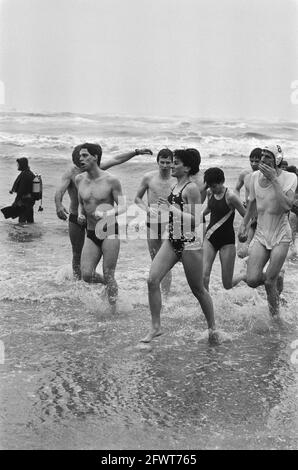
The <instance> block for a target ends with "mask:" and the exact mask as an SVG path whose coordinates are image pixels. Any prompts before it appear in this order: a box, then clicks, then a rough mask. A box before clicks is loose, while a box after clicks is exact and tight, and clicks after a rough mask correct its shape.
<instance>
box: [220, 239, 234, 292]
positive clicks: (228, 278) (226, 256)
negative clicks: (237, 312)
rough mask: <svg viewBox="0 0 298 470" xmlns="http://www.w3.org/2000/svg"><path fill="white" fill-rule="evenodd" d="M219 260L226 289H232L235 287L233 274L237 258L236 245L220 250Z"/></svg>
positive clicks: (225, 246)
mask: <svg viewBox="0 0 298 470" xmlns="http://www.w3.org/2000/svg"><path fill="white" fill-rule="evenodd" d="M219 258H220V263H221V278H222V283H223V286H224V288H225V289H231V288H232V287H234V284H233V274H234V266H235V258H236V247H235V245H232V244H230V245H224V246H223V247H222V248H221V249H220V250H219Z"/></svg>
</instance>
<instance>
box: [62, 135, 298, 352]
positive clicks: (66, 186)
mask: <svg viewBox="0 0 298 470" xmlns="http://www.w3.org/2000/svg"><path fill="white" fill-rule="evenodd" d="M146 154H147V155H148V154H149V155H152V151H151V150H150V149H147V148H144V149H136V150H134V151H132V152H128V153H124V154H121V155H118V156H115V157H111V158H110V159H109V160H108V161H106V162H105V163H101V156H102V149H101V147H100V145H98V144H93V143H84V144H82V145H78V146H77V147H75V149H74V150H73V153H72V160H73V163H74V166H72V168H70V169H69V170H67V171H66V172H65V173H64V174H63V176H62V181H61V184H60V186H59V188H58V189H57V191H56V194H55V204H56V211H57V216H58V217H59V218H60V219H62V220H67V219H68V224H69V237H70V241H71V245H72V255H73V256H72V267H73V273H74V276H75V277H76V278H77V279H82V280H84V281H86V282H89V283H103V284H105V285H106V290H107V297H108V300H109V303H110V306H111V310H112V312H115V311H116V308H117V296H118V287H117V282H116V280H115V269H116V264H117V259H118V254H119V248H120V240H119V236H117V235H118V233H119V232H118V230H119V228H118V223H117V216H119V215H121V214H122V213H124V212H125V210H126V207H125V204H124V203H123V197H122V188H121V183H120V181H119V179H118V178H116V177H115V176H113V175H112V174H111V173H109V172H107V171H105V170H107V169H109V168H111V167H112V166H115V165H119V164H121V163H124V162H126V161H128V160H130V159H131V158H133V157H135V156H136V155H146ZM249 158H250V163H251V171H244V172H242V173H241V174H240V176H239V180H238V181H237V184H236V187H235V190H234V191H232V190H230V189H228V188H227V187H226V186H225V175H224V172H223V171H222V170H221V169H220V168H208V169H207V170H206V171H205V173H204V175H202V173H201V172H200V171H199V169H200V163H201V157H200V153H199V151H198V150H197V149H195V148H187V149H178V150H174V151H171V150H170V149H168V148H164V149H162V150H160V151H159V152H158V154H157V165H158V169H157V170H156V171H151V172H148V173H146V174H145V175H144V177H143V179H142V181H141V183H140V186H139V188H138V190H137V192H136V196H135V203H136V204H137V205H138V206H139V207H140V208H141V209H143V210H144V211H145V212H146V214H147V215H146V217H147V243H148V249H149V253H150V256H151V259H152V264H151V268H150V272H149V277H148V297H149V306H150V312H151V319H152V322H151V328H150V331H149V333H148V334H147V335H146V336H145V337H144V338H143V339H142V340H141V341H142V342H144V343H149V342H150V341H151V340H152V339H153V338H155V337H157V336H159V335H161V334H162V330H161V321H160V313H161V307H162V297H161V290H162V291H163V293H164V294H165V295H168V294H169V291H170V286H171V269H172V268H173V266H174V265H175V264H176V263H177V262H181V263H182V265H183V268H184V272H185V276H186V279H187V282H188V284H189V287H190V289H191V291H192V293H193V295H194V296H195V297H196V298H197V300H198V301H199V303H200V306H201V308H202V311H203V313H204V315H205V318H206V321H207V325H208V331H209V340H210V341H211V342H215V343H216V342H218V341H219V336H218V332H217V330H216V326H215V318H214V309H213V302H212V298H211V296H210V293H209V280H210V274H211V270H212V265H213V263H214V260H215V257H216V254H217V252H219V258H220V263H221V270H222V282H223V286H224V288H225V289H231V288H232V287H234V286H235V285H236V284H238V283H239V282H240V281H245V282H246V283H247V284H248V285H249V286H250V287H257V286H260V285H262V284H263V285H264V286H265V289H266V293H267V300H268V306H269V311H270V313H271V315H272V316H276V315H278V313H279V296H280V293H281V290H282V286H283V264H284V262H285V259H286V256H287V253H288V249H289V246H290V243H291V242H292V237H293V235H292V229H291V225H290V222H289V214H290V211H291V209H292V206H293V203H294V200H295V194H296V189H297V175H296V174H295V173H291V172H289V171H285V170H283V169H282V163H283V153H282V150H281V148H280V146H279V145H271V146H267V147H264V148H262V149H261V148H256V149H254V150H253V151H252V152H251V154H250V157H249ZM242 186H244V187H245V198H246V201H245V203H242V202H241V199H240V190H241V188H242ZM66 191H68V194H69V197H70V209H69V212H68V210H67V209H66V208H65V207H64V206H63V204H62V200H63V196H64V194H65V192H66ZM145 194H146V196H147V197H146V198H144V196H145ZM205 200H206V201H205ZM204 202H206V208H205V209H204V210H202V204H203V203H204ZM235 210H237V211H238V213H239V214H240V216H241V217H243V220H242V223H241V225H240V228H239V231H238V238H239V241H240V242H243V244H242V254H241V256H242V257H244V256H245V255H248V259H247V269H246V271H245V272H241V274H240V275H237V276H235V275H234V264H235V258H236V247H235V231H234V226H233V222H234V216H235ZM208 214H210V220H209V224H208V226H207V228H205V222H206V221H205V218H206V216H207V215H208ZM294 216H295V225H296V223H297V219H296V215H294ZM248 248H249V249H248ZM101 258H102V259H103V276H101V275H100V274H98V273H96V272H95V270H96V267H97V265H98V263H99V261H100V259H101ZM267 263H268V266H267V269H266V271H265V272H264V268H265V266H266V264H267Z"/></svg>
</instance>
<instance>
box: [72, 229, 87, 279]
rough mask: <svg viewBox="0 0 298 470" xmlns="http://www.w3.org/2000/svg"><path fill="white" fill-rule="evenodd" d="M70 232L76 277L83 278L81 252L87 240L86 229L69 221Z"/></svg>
mask: <svg viewBox="0 0 298 470" xmlns="http://www.w3.org/2000/svg"><path fill="white" fill-rule="evenodd" d="M68 233H69V238H70V242H71V247H72V271H73V275H74V277H75V278H76V279H81V268H80V264H81V254H82V249H83V246H84V240H85V229H84V228H83V227H80V226H79V225H77V224H75V223H73V222H68Z"/></svg>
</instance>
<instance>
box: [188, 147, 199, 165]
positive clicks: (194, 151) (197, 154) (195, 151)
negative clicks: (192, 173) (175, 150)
mask: <svg viewBox="0 0 298 470" xmlns="http://www.w3.org/2000/svg"><path fill="white" fill-rule="evenodd" d="M186 150H187V152H192V153H193V154H194V155H195V156H196V157H197V159H198V160H199V166H200V165H201V155H200V152H199V151H198V150H197V149H192V148H190V149H186Z"/></svg>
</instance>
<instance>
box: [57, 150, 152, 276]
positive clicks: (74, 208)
mask: <svg viewBox="0 0 298 470" xmlns="http://www.w3.org/2000/svg"><path fill="white" fill-rule="evenodd" d="M80 149H81V145H77V146H76V147H75V148H74V150H73V152H72V160H73V163H74V165H73V166H72V167H71V168H69V169H68V170H66V172H65V173H63V175H62V179H61V183H60V186H59V188H57V191H56V193H55V204H56V212H57V216H58V217H59V219H61V220H67V217H68V230H69V238H70V242H71V246H72V269H73V274H74V277H75V278H76V279H81V271H80V260H81V253H82V249H83V245H84V240H85V227H84V226H83V225H80V224H78V221H77V217H78V205H79V201H78V191H77V188H76V185H75V178H76V176H77V175H79V174H80V173H82V171H84V170H83V169H82V168H81V164H80V153H79V152H80ZM98 152H99V153H100V157H101V155H102V149H101V147H100V146H99V149H98ZM145 154H149V155H152V152H151V150H149V149H136V150H134V151H132V152H127V153H123V154H121V155H116V156H115V157H111V158H109V160H107V161H106V162H102V163H101V169H102V170H107V169H108V168H111V167H112V166H115V165H120V164H121V163H124V162H126V161H128V160H130V159H131V158H133V157H135V156H136V155H145ZM66 191H68V195H69V198H70V207H69V213H68V211H67V209H66V208H65V207H64V206H63V204H62V199H63V196H64V194H65V193H66ZM97 280H98V282H102V277H101V276H98V277H97Z"/></svg>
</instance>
